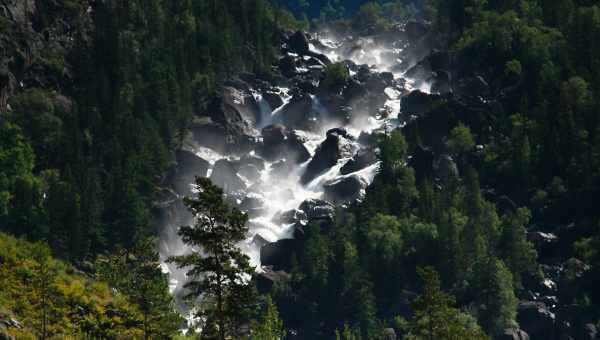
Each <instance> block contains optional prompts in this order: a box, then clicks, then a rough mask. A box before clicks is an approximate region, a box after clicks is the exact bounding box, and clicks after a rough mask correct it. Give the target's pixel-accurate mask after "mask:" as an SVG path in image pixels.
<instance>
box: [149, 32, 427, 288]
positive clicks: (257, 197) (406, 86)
mask: <svg viewBox="0 0 600 340" xmlns="http://www.w3.org/2000/svg"><path fill="white" fill-rule="evenodd" d="M314 40H317V41H319V42H320V43H319V46H321V48H317V47H315V45H314V44H311V45H310V48H311V51H312V52H315V53H321V54H324V55H326V56H327V57H328V58H329V59H330V60H331V61H333V62H337V61H343V60H350V61H352V62H353V63H354V64H357V65H369V68H370V70H371V72H373V73H378V72H391V73H392V74H393V77H394V81H396V80H398V83H401V84H402V85H401V86H396V87H387V88H385V90H384V91H383V92H384V93H385V95H386V96H387V97H386V98H387V99H386V100H385V101H384V105H383V106H382V107H381V108H380V110H379V111H380V113H376V114H373V113H368V112H359V113H356V112H355V113H354V114H353V116H352V119H350V120H349V121H348V122H347V123H346V124H344V125H343V126H340V125H339V122H335V123H334V122H328V121H326V120H325V121H320V122H319V126H318V129H298V128H295V129H294V133H295V136H298V138H300V139H301V140H302V141H303V145H304V147H305V149H306V150H307V151H308V153H309V154H310V157H309V159H308V160H306V161H304V162H301V163H299V164H296V165H294V166H293V167H292V168H284V171H281V168H280V164H281V162H280V160H277V161H265V162H264V169H261V170H260V172H259V176H255V177H253V178H249V177H245V176H244V175H243V174H240V173H237V176H238V178H239V179H240V180H242V181H243V183H244V187H246V189H245V190H242V193H241V194H240V193H238V195H237V196H235V197H236V198H235V199H234V203H237V204H239V205H240V207H241V209H242V210H244V209H245V207H246V208H247V210H246V211H248V213H249V216H250V221H249V229H250V233H249V234H248V238H247V239H246V240H245V241H244V242H242V243H241V244H240V245H239V246H240V248H241V249H242V250H243V251H244V252H245V253H246V254H247V255H248V256H249V257H250V259H251V263H252V264H253V265H255V266H256V268H257V271H261V270H262V268H261V258H260V249H261V247H262V246H263V245H264V244H266V243H270V242H275V241H277V240H280V239H284V238H292V237H293V233H294V223H289V224H286V223H281V222H278V218H277V217H278V216H280V214H281V213H283V212H287V211H293V210H294V209H298V208H299V207H300V206H301V204H302V203H303V202H304V201H306V200H309V199H313V200H324V199H326V197H325V193H324V186H325V185H330V184H336V183H339V182H340V181H343V180H344V179H347V178H349V177H354V178H357V179H358V180H359V181H360V183H365V185H368V184H370V183H371V182H372V180H373V178H374V176H375V174H376V172H377V169H378V163H377V161H376V160H373V161H372V162H371V164H368V165H366V166H364V167H362V168H361V169H359V170H357V171H354V172H352V173H345V174H342V173H341V172H340V169H341V168H342V167H343V166H344V165H345V164H346V163H347V162H348V161H349V160H350V159H351V158H352V157H353V156H354V155H356V154H357V152H358V151H360V150H361V149H362V148H363V145H361V143H360V142H359V140H360V137H361V134H365V133H367V134H369V133H371V132H373V131H382V130H389V129H390V128H394V127H395V126H397V125H398V124H399V123H398V119H397V118H398V115H399V113H400V98H401V96H402V94H403V93H406V91H410V90H411V89H412V88H413V87H417V88H420V89H421V90H422V91H425V90H428V87H427V85H426V84H424V83H420V84H415V82H413V81H410V80H406V79H403V77H402V72H401V71H397V70H398V69H403V68H400V67H398V65H401V64H402V63H403V59H402V51H403V49H402V48H399V47H398V46H392V47H385V46H381V44H378V43H377V42H375V41H374V40H373V39H369V38H359V41H358V45H357V46H360V48H351V49H349V48H343V47H344V44H349V43H353V44H356V43H357V42H355V41H351V40H350V41H349V40H348V39H345V40H343V41H342V39H337V38H336V37H335V36H329V35H327V34H323V33H321V34H318V35H317V38H316V39H314ZM350 74H351V75H352V76H354V75H355V74H356V72H355V71H353V70H351V71H350ZM400 80H401V82H400ZM276 89H277V91H278V93H279V97H280V98H281V101H280V103H281V105H279V106H278V107H271V104H269V102H268V101H267V100H266V99H265V98H264V95H263V93H262V92H261V90H259V89H250V91H251V93H252V97H253V98H254V100H255V102H256V103H257V104H258V108H259V111H260V112H259V119H258V120H257V121H256V122H252V124H253V126H252V127H253V128H254V129H256V130H257V131H260V130H261V129H262V128H264V127H266V126H269V125H270V124H273V123H279V124H283V125H285V124H286V122H285V119H283V118H282V117H283V115H284V112H283V111H284V110H285V109H286V108H287V106H288V104H289V103H290V101H292V97H293V95H292V94H290V93H291V89H290V88H288V87H284V86H276ZM310 101H311V112H314V114H315V116H327V115H328V114H329V113H328V112H327V108H326V107H325V106H324V105H322V103H321V102H320V100H319V98H318V96H316V95H313V94H311V95H310ZM311 119H312V118H311ZM316 119H317V118H315V120H316ZM331 128H343V129H345V131H347V134H348V138H344V139H343V143H344V145H342V148H343V149H344V150H345V151H346V152H345V153H344V155H343V156H342V157H341V158H340V159H338V160H337V162H336V163H335V164H334V165H333V166H330V167H329V168H328V169H327V170H326V171H324V172H322V173H320V174H318V175H317V176H315V177H314V178H312V179H310V180H309V181H308V182H307V183H305V184H303V183H302V180H301V178H302V176H303V174H304V173H305V172H306V171H307V167H308V164H309V163H310V162H311V160H312V158H313V157H314V156H315V153H316V152H317V149H318V147H319V146H320V145H321V144H322V143H323V142H324V141H325V140H326V135H325V133H324V132H325V131H327V130H328V129H331ZM290 130H292V128H290ZM185 148H186V149H187V150H189V151H192V152H193V153H195V154H196V155H197V156H198V157H200V158H202V159H204V160H206V161H208V163H209V164H210V167H211V168H209V170H208V173H207V176H209V177H210V176H211V174H212V173H211V172H212V167H213V166H214V165H215V163H216V162H217V161H219V160H222V159H227V160H229V161H231V162H236V161H239V160H240V156H239V155H238V156H235V155H231V154H221V153H219V152H217V151H215V150H213V149H210V148H208V147H206V146H200V145H198V144H196V143H194V142H188V143H187V145H186V146H185ZM247 156H250V157H256V156H259V154H258V153H257V152H255V151H251V152H249V153H248V154H247V155H245V157H247ZM288 164H289V163H288ZM190 185H191V183H190ZM363 194H364V188H363V189H362V190H361V192H360V193H359V198H360V196H362V195H363ZM246 202H255V203H256V204H250V205H248V204H245V203H246ZM255 205H259V207H256V206H255ZM249 206H250V208H248V207H249ZM255 208H257V209H255ZM182 209H184V208H183V206H181V205H180V206H179V207H178V208H177V209H176V211H175V213H172V216H171V217H170V218H169V219H168V221H167V223H166V224H167V225H166V226H165V227H164V228H163V233H162V238H161V244H160V254H161V257H162V258H163V259H166V258H167V257H169V256H174V255H180V254H184V253H186V252H189V251H190V249H189V248H188V247H187V246H186V245H184V244H183V243H182V242H181V240H180V239H179V237H178V236H177V235H176V233H177V228H178V227H179V226H180V225H183V224H191V223H192V222H193V221H192V219H191V216H189V214H186V213H185V211H181V210H182ZM250 210H251V211H250ZM163 269H164V271H165V272H168V273H169V275H170V288H171V291H172V292H174V293H175V294H177V293H179V292H180V290H181V286H182V285H183V283H185V281H186V278H185V273H184V271H182V270H180V269H178V268H176V267H175V266H174V265H172V264H166V263H165V264H163Z"/></svg>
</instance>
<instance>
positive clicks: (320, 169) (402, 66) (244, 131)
mask: <svg viewBox="0 0 600 340" xmlns="http://www.w3.org/2000/svg"><path fill="white" fill-rule="evenodd" d="M407 27H408V25H403V26H399V27H398V28H397V32H396V34H393V35H390V34H389V33H386V34H379V35H377V34H374V35H369V36H358V37H356V36H354V35H353V34H354V33H352V32H337V31H336V32H334V31H332V30H323V31H320V32H314V33H305V32H284V33H282V38H281V50H282V53H281V58H280V60H279V63H278V65H276V66H275V67H274V72H273V74H274V76H273V77H271V78H270V79H260V78H258V77H256V76H255V75H252V74H242V75H239V76H238V77H236V78H235V79H231V80H228V81H226V82H225V83H224V84H223V87H222V89H221V91H220V93H219V95H218V96H216V97H215V98H213V99H212V101H211V102H210V103H209V104H208V108H207V109H206V110H203V112H201V113H198V114H197V116H196V117H195V119H194V121H193V123H192V125H191V127H190V130H189V135H188V136H187V138H186V141H185V143H184V146H183V148H182V149H181V150H179V151H177V153H176V162H177V163H176V165H175V166H173V167H172V169H171V171H170V172H169V174H168V175H167V178H166V180H165V183H167V184H168V189H164V190H163V197H162V199H161V201H160V202H157V204H158V205H159V208H160V209H161V221H160V223H161V225H162V226H163V229H162V233H161V245H160V253H161V256H162V257H163V258H167V257H168V256H173V255H179V254H182V253H185V252H188V251H190V250H189V249H188V248H187V247H186V246H185V245H184V244H183V243H182V242H181V240H180V239H179V238H178V236H177V228H178V227H179V226H181V225H186V224H190V223H192V217H191V216H190V215H189V213H188V212H187V211H186V209H185V207H184V206H183V203H182V200H181V199H182V198H183V197H184V196H187V195H191V194H193V192H192V186H191V183H192V182H193V179H194V176H204V177H209V178H210V179H212V181H213V182H214V183H216V184H217V185H219V186H221V187H222V188H223V189H224V192H225V193H226V195H227V200H228V201H229V202H230V203H231V204H232V205H234V206H236V207H238V208H239V209H241V210H242V211H244V212H246V213H247V214H248V215H249V217H250V222H249V228H250V233H249V235H248V238H247V240H246V241H245V242H243V243H242V244H240V247H241V248H242V249H243V250H244V251H245V252H246V253H247V254H248V255H249V256H250V258H251V260H252V263H253V264H254V265H255V266H257V270H258V271H259V272H263V273H266V272H269V271H271V270H280V269H287V268H286V267H287V266H286V262H287V259H286V254H287V253H289V252H290V251H292V250H293V249H294V247H296V246H297V245H296V243H297V242H300V239H301V236H302V233H303V228H304V227H305V226H306V225H307V224H308V222H309V221H310V220H314V219H322V220H330V219H331V218H332V216H333V213H334V210H335V208H336V207H337V206H344V205H348V204H351V203H352V202H354V201H356V200H360V199H361V198H362V197H363V195H364V193H365V189H366V187H367V186H368V185H369V184H370V183H371V182H372V180H373V178H374V176H375V174H376V172H377V169H378V159H377V150H376V144H377V143H376V140H377V135H378V134H381V133H386V132H387V131H390V130H391V129H394V128H396V127H398V126H400V125H403V124H405V122H404V117H402V115H401V114H400V101H401V97H402V96H403V95H405V94H407V93H409V92H410V91H411V90H412V89H413V88H415V87H416V88H419V87H420V88H421V89H423V90H425V87H427V88H428V85H427V84H426V79H418V77H412V78H406V77H404V76H403V74H404V73H405V72H406V70H407V69H408V68H409V67H408V66H412V65H411V64H414V62H413V61H412V60H413V59H414V58H415V55H417V54H419V53H420V54H423V55H427V53H425V52H424V51H425V50H426V48H425V46H424V45H427V44H428V42H427V41H426V33H425V32H423V34H422V35H421V36H417V37H414V36H411V35H410V34H409V33H408V32H407ZM334 62H342V63H343V65H344V67H345V68H347V70H348V74H349V75H350V77H349V78H348V79H347V80H346V82H345V84H343V85H342V86H339V87H336V88H331V87H327V86H325V85H324V84H323V80H324V79H325V77H326V74H325V70H326V69H327V66H328V65H330V64H332V63H334ZM164 269H165V271H167V272H168V273H170V277H171V285H172V287H171V288H172V290H173V291H175V292H178V291H179V290H180V288H181V286H182V284H183V283H184V282H185V274H184V273H183V272H182V271H181V270H178V269H177V268H175V267H174V266H172V265H167V264H165V265H164Z"/></svg>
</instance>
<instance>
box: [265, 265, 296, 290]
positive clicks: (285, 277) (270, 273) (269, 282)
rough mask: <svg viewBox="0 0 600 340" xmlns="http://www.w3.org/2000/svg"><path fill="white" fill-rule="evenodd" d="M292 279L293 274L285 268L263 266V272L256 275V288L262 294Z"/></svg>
mask: <svg viewBox="0 0 600 340" xmlns="http://www.w3.org/2000/svg"><path fill="white" fill-rule="evenodd" d="M290 279H291V275H290V274H288V273H286V272H285V271H283V270H278V271H276V270H273V268H272V267H266V268H263V272H262V273H258V274H257V275H256V289H258V292H259V293H261V294H269V293H271V292H272V290H273V287H275V286H276V285H278V284H283V283H285V282H287V281H289V280H290Z"/></svg>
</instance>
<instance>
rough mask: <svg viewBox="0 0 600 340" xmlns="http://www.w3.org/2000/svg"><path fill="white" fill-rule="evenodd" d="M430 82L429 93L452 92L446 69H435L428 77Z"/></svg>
mask: <svg viewBox="0 0 600 340" xmlns="http://www.w3.org/2000/svg"><path fill="white" fill-rule="evenodd" d="M429 82H430V83H431V89H430V91H431V93H438V94H447V93H449V92H452V88H451V86H450V74H449V73H448V72H446V71H436V72H434V75H433V76H432V77H431V78H429Z"/></svg>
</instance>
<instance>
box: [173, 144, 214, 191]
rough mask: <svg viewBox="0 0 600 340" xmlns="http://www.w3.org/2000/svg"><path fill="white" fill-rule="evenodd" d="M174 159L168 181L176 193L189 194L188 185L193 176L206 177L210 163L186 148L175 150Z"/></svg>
mask: <svg viewBox="0 0 600 340" xmlns="http://www.w3.org/2000/svg"><path fill="white" fill-rule="evenodd" d="M175 160H176V162H177V165H176V166H175V168H174V171H173V172H171V174H170V175H169V177H171V178H170V180H169V182H170V183H171V185H172V186H173V189H175V191H176V192H177V193H179V194H180V195H184V196H189V195H190V194H191V190H190V185H191V184H192V183H193V182H194V179H195V177H196V176H198V177H206V174H207V172H208V168H209V167H210V163H208V162H207V161H206V160H204V159H202V158H200V157H198V156H197V155H196V154H195V153H193V152H190V151H187V150H177V151H176V152H175Z"/></svg>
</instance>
